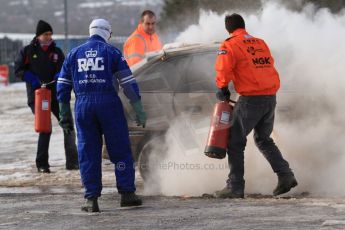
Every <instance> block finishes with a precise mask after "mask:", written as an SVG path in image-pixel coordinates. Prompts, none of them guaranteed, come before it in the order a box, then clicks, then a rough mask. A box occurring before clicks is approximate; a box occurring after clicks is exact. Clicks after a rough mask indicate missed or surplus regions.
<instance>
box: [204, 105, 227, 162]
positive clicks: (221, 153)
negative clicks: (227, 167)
mask: <svg viewBox="0 0 345 230" xmlns="http://www.w3.org/2000/svg"><path fill="white" fill-rule="evenodd" d="M232 110H233V106H232V105H231V104H229V102H227V101H222V102H218V103H216V105H215V106H214V110H213V116H212V119H211V127H210V131H209V133H208V138H207V142H206V147H205V151H204V153H205V155H206V156H208V157H211V158H217V159H223V158H224V157H225V156H226V150H227V148H228V141H229V135H230V121H231V118H232Z"/></svg>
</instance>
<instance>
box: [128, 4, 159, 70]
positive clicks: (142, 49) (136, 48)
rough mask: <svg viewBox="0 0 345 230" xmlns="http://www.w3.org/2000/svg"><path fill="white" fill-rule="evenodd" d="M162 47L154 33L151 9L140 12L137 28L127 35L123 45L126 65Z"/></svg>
mask: <svg viewBox="0 0 345 230" xmlns="http://www.w3.org/2000/svg"><path fill="white" fill-rule="evenodd" d="M160 49H162V44H161V42H160V41H159V37H158V35H157V34H156V15H155V14H154V13H153V12H152V11H151V10H145V11H144V12H143V13H142V14H141V18H140V23H139V25H138V27H137V29H136V30H135V31H134V32H133V33H132V34H131V35H130V36H129V38H128V39H127V41H126V42H125V44H124V46H123V53H124V56H125V58H126V61H127V63H128V65H129V66H130V67H131V66H132V65H134V64H136V63H138V62H139V61H141V60H142V59H143V58H145V54H146V53H148V52H153V51H158V50H160Z"/></svg>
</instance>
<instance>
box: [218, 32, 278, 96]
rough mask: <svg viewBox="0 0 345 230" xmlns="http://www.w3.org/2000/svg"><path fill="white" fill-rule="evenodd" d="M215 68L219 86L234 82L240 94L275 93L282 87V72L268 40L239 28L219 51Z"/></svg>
mask: <svg viewBox="0 0 345 230" xmlns="http://www.w3.org/2000/svg"><path fill="white" fill-rule="evenodd" d="M215 69H216V72H217V76H216V83H217V87H218V88H223V87H227V86H228V84H229V83H230V81H233V84H234V87H235V90H236V91H237V92H238V93H239V94H240V95H245V96H249V95H274V94H275V93H276V92H277V91H278V89H279V87H280V80H279V74H278V72H277V70H276V69H275V67H274V60H273V57H272V55H271V52H270V50H269V48H268V46H267V45H266V43H265V42H264V41H263V40H262V39H259V38H255V37H253V36H251V35H249V34H248V33H247V32H246V31H245V30H244V29H237V30H235V31H234V33H233V34H232V37H230V38H228V39H226V40H225V41H224V42H223V43H222V45H221V46H220V49H219V51H218V56H217V60H216V65H215Z"/></svg>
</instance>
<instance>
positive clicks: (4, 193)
mask: <svg viewBox="0 0 345 230" xmlns="http://www.w3.org/2000/svg"><path fill="white" fill-rule="evenodd" d="M33 118H34V117H33V115H32V114H31V111H30V109H29V108H28V107H27V106H26V92H25V86H24V85H23V84H13V85H11V86H10V87H7V88H4V87H2V88H0V124H1V129H0V162H1V163H0V204H1V209H0V229H93V228H97V229H110V228H116V229H181V228H182V229H278V228H279V229H345V199H343V198H332V197H310V196H309V195H308V194H307V193H305V194H304V193H300V194H292V195H288V196H285V197H284V198H273V197H272V196H269V195H260V194H258V195H255V194H248V195H247V197H246V199H244V200H242V199H238V200H218V199H213V198H209V197H188V196H170V197H169V196H144V206H143V207H141V208H134V209H121V208H119V196H118V195H117V193H116V189H115V188H114V175H113V166H112V165H111V164H110V163H109V162H108V161H106V160H105V161H104V162H103V185H104V192H103V196H102V197H101V198H100V201H99V203H100V207H101V210H102V212H101V213H99V214H85V213H82V212H81V211H80V205H81V204H82V202H83V198H82V186H81V184H80V179H79V172H75V171H72V172H71V171H66V170H65V169H64V165H65V159H64V151H63V148H62V146H63V141H62V140H63V138H62V131H61V129H60V128H59V126H58V124H57V122H56V120H54V121H53V134H52V138H51V145H50V164H51V169H52V173H51V174H38V173H37V172H36V167H35V163H34V162H35V152H36V141H37V134H36V133H35V132H34V128H33ZM137 184H138V193H139V194H143V191H144V190H143V186H142V180H141V178H140V176H139V175H138V176H137Z"/></svg>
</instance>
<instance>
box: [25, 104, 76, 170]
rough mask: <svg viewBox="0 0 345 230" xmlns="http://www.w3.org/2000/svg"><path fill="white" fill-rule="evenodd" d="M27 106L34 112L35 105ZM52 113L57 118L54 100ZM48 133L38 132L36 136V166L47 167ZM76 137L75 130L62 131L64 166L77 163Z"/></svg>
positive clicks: (56, 106) (57, 111)
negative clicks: (69, 131)
mask: <svg viewBox="0 0 345 230" xmlns="http://www.w3.org/2000/svg"><path fill="white" fill-rule="evenodd" d="M29 107H30V108H31V111H32V113H33V114H35V105H34V104H30V105H29ZM51 108H52V113H53V114H54V116H55V117H56V119H58V120H59V104H58V102H57V101H56V100H52V103H51ZM50 135H51V133H39V136H38V143H37V156H36V166H37V168H38V167H43V168H49V163H48V158H49V154H48V150H49V142H50ZM75 142H76V138H75V132H74V131H73V132H71V133H69V134H66V133H65V132H64V147H65V155H66V166H67V167H68V165H75V164H78V153H77V147H76V143H75Z"/></svg>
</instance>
